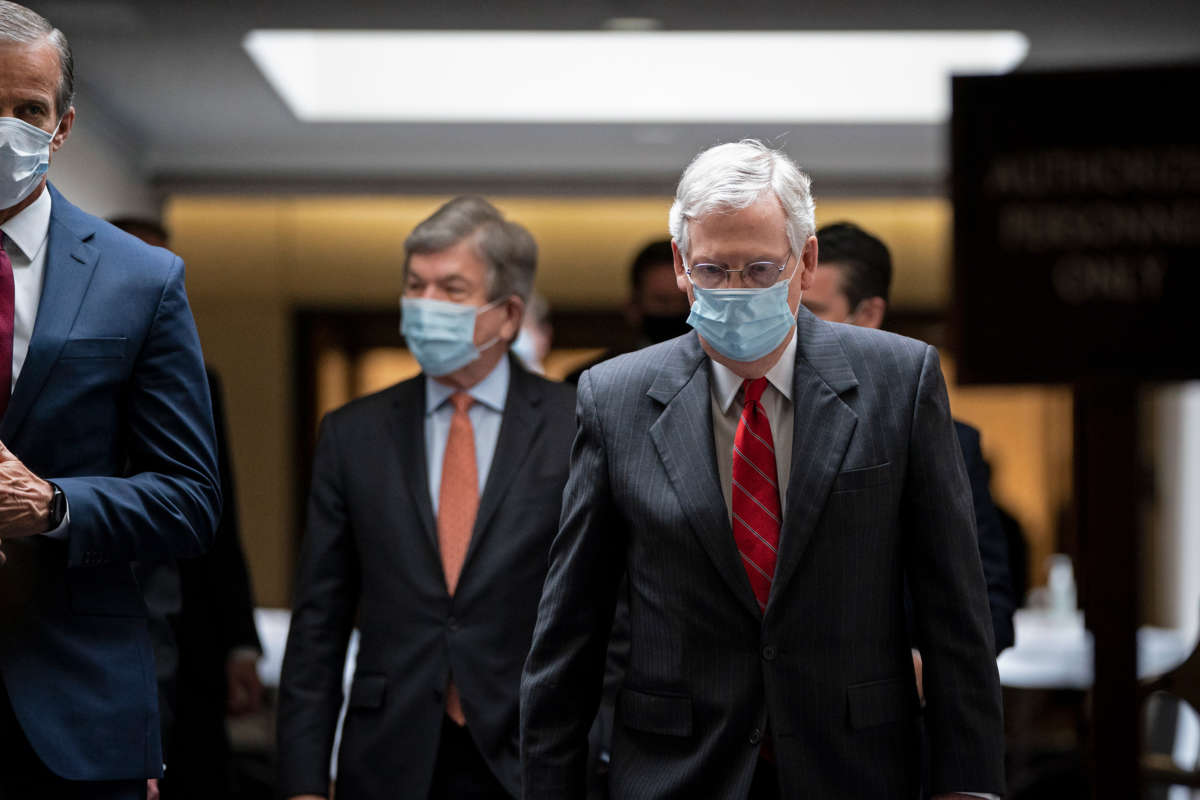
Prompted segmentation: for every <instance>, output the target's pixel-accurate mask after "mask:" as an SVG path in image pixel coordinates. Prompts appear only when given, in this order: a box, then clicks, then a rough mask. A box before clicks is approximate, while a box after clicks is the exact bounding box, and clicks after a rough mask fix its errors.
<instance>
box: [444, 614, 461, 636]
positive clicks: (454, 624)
mask: <svg viewBox="0 0 1200 800" xmlns="http://www.w3.org/2000/svg"><path fill="white" fill-rule="evenodd" d="M446 627H447V628H449V630H450V632H451V633H458V620H457V619H455V618H454V617H450V618H449V619H447V620H446Z"/></svg>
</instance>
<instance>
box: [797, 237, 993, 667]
mask: <svg viewBox="0 0 1200 800" xmlns="http://www.w3.org/2000/svg"><path fill="white" fill-rule="evenodd" d="M817 242H818V244H819V247H818V250H817V252H818V253H819V254H820V261H819V263H818V264H817V270H816V272H814V273H813V282H812V286H810V287H809V288H808V291H806V292H805V293H804V305H805V307H807V308H808V310H809V311H811V312H812V313H813V314H814V315H815V316H817V317H818V318H820V319H823V320H825V321H827V322H846V323H849V324H852V325H861V326H863V327H867V328H880V327H882V325H883V318H884V314H885V313H886V312H887V304H888V292H889V290H890V289H891V283H892V255H891V253H890V252H889V251H888V248H887V245H885V244H884V243H883V242H882V241H881V240H880V239H879V238H877V237H875V236H872V235H871V234H870V233H867V232H866V231H864V230H863V229H862V228H860V227H858V226H857V225H854V224H852V223H849V222H839V223H834V224H831V225H826V226H824V227H822V228H821V229H820V230H818V231H817ZM954 432H955V434H956V435H957V436H958V444H959V447H960V448H961V449H962V454H963V462H964V464H965V465H966V468H967V477H968V478H970V481H971V496H972V499H973V501H974V506H975V529H976V531H977V533H978V538H979V558H980V561H981V562H982V564H983V575H984V578H985V579H986V580H987V592H988V603H989V607H990V609H991V615H992V633H993V635H994V637H995V645H996V654H997V655H999V654H1000V651H1002V650H1004V649H1005V648H1006V647H1011V646H1012V644H1013V611H1014V610H1015V609H1016V599H1015V596H1014V593H1013V585H1012V579H1011V576H1010V572H1009V564H1008V537H1007V535H1006V533H1005V530H1004V526H1003V524H1002V523H1001V519H1000V515H999V514H998V512H997V510H996V506H995V504H994V503H993V502H992V493H991V490H990V489H989V488H988V486H989V482H990V479H991V470H990V469H989V468H988V465H987V462H986V461H984V460H983V451H982V450H981V449H980V446H979V431H978V430H976V429H975V428H972V427H971V426H970V425H967V424H966V423H964V422H959V421H958V420H955V421H954ZM913 659H914V662H915V664H916V665H917V675H918V676H919V675H920V674H921V669H920V663H921V659H920V653H919V648H918V649H917V650H914V651H913Z"/></svg>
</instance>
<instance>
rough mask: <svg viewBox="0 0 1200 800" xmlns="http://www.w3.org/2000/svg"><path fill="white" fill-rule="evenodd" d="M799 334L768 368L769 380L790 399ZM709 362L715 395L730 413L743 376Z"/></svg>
mask: <svg viewBox="0 0 1200 800" xmlns="http://www.w3.org/2000/svg"><path fill="white" fill-rule="evenodd" d="M798 335H799V331H797V332H796V333H794V334H793V335H792V337H791V341H789V342H788V345H787V347H785V348H784V349H783V354H782V355H780V356H779V360H778V361H776V362H775V366H773V367H771V368H770V369H769V370H767V382H768V383H769V384H771V385H772V386H774V387H775V389H776V391H778V392H779V393H780V394H782V395H783V396H784V397H786V398H787V399H788V400H789V401H790V400H791V399H792V375H793V374H794V373H795V371H796V336H798ZM709 363H710V364H712V378H713V382H712V393H713V397H715V398H716V400H717V404H718V405H719V406H720V407H721V413H722V414H728V413H729V407H730V406H732V405H733V401H734V400H735V399H736V398H737V394H738V390H740V389H741V388H742V378H740V377H738V376H737V375H736V374H734V372H733V370H731V369H730V368H729V367H727V366H725V365H724V364H719V363H717V362H716V361H713V360H712V359H711V358H710V359H709Z"/></svg>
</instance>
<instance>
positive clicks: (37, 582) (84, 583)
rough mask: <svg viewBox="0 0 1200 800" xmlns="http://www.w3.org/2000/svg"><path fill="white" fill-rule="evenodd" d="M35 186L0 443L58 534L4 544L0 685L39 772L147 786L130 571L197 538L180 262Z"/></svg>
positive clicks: (151, 745) (192, 388)
mask: <svg viewBox="0 0 1200 800" xmlns="http://www.w3.org/2000/svg"><path fill="white" fill-rule="evenodd" d="M50 192H51V196H52V199H53V205H52V210H51V216H50V238H49V242H48V245H47V248H48V249H47V252H46V273H45V284H44V287H43V289H42V298H41V303H40V305H39V307H38V315H37V323H36V326H35V329H34V332H33V337H32V340H31V341H30V345H29V356H28V359H27V360H26V362H25V365H24V367H23V368H22V370H21V376H20V379H19V380H18V381H17V384H16V387H15V388H14V389H13V395H12V400H11V402H10V404H9V407H8V411H7V413H6V414H5V415H4V420H3V422H2V423H0V440H3V441H4V443H5V444H6V445H7V446H8V447H9V449H11V450H12V451H13V452H14V453H16V454H17V456H18V457H19V458H21V459H22V460H23V461H24V462H25V464H26V465H27V466H28V467H29V468H30V469H31V470H33V471H34V472H35V473H37V474H38V475H40V476H42V477H43V478H45V479H47V480H50V481H53V482H54V483H56V484H58V486H59V487H61V488H62V491H63V493H64V494H65V495H66V497H67V502H68V505H69V509H70V529H69V536H68V539H67V540H66V541H57V540H53V539H50V538H47V537H45V536H35V537H30V538H29V539H24V540H10V541H6V542H5V543H4V548H5V551H6V553H7V554H8V556H9V559H10V563H9V564H8V565H7V566H5V567H0V595H4V597H3V598H0V612H2V613H0V617H2V618H3V619H5V620H6V621H7V622H8V623H9V625H8V626H7V627H6V629H5V630H4V631H3V632H0V675H3V679H4V683H5V685H6V686H7V688H8V693H9V696H10V697H11V698H12V705H13V710H14V711H15V712H16V716H17V718H18V720H19V721H20V723H21V726H22V728H23V730H24V732H25V735H26V737H27V738H28V739H29V741H30V743H31V744H32V745H33V748H34V750H36V751H37V753H38V755H39V756H40V757H41V759H42V760H43V761H44V762H45V763H46V765H47V766H48V767H49V768H50V769H52V770H53V771H54V772H56V773H58V774H59V775H61V776H62V777H65V778H69V779H73V780H87V781H98V780H118V779H136V778H144V777H147V776H156V775H158V774H160V771H161V767H162V754H161V751H160V747H159V731H158V718H157V701H156V698H155V683H154V663H153V659H152V654H151V650H150V643H149V640H148V636H147V630H146V607H145V605H144V604H143V602H142V597H141V593H140V591H139V588H138V585H137V582H136V581H135V580H134V576H133V572H132V570H131V567H130V562H132V561H135V560H156V559H162V558H172V557H178V556H188V555H197V554H199V553H200V552H202V551H203V550H204V548H205V547H207V546H208V544H209V542H210V541H211V539H212V534H213V528H214V526H215V524H216V519H217V516H218V514H219V513H220V509H221V505H220V491H219V488H218V481H217V458H216V451H215V445H214V436H213V423H212V411H211V409H210V406H209V397H208V384H207V382H206V381H205V379H204V362H203V360H202V358H201V355H200V343H199V341H198V339H197V336H196V329H195V325H194V324H193V322H192V315H191V311H190V309H189V308H188V302H187V296H186V294H185V292H184V284H183V262H182V261H180V260H179V258H178V257H177V256H175V255H173V254H171V253H169V252H167V251H166V250H163V249H161V248H157V247H150V246H149V245H146V244H144V243H142V242H141V241H140V240H138V239H136V238H134V237H133V236H130V235H128V234H126V233H123V232H121V231H119V230H117V229H116V228H114V227H112V226H111V225H109V224H108V223H106V222H103V221H102V220H99V219H97V218H95V217H93V216H91V215H89V214H85V213H84V212H82V211H80V210H79V209H78V208H76V207H75V206H73V205H71V204H70V203H68V202H67V201H66V199H65V198H63V196H62V195H61V194H59V193H58V192H57V191H55V190H54V189H52V188H51V189H50Z"/></svg>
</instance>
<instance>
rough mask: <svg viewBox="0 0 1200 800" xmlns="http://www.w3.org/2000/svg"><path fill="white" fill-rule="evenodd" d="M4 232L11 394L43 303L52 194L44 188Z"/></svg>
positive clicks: (9, 222)
mask: <svg viewBox="0 0 1200 800" xmlns="http://www.w3.org/2000/svg"><path fill="white" fill-rule="evenodd" d="M0 230H2V231H4V252H6V253H8V258H9V260H10V261H12V267H13V289H14V300H15V301H16V302H15V314H14V316H13V349H12V386H10V387H8V388H9V391H10V392H11V391H12V388H13V386H16V385H17V377H18V376H19V375H20V374H21V367H22V366H24V365H25V357H26V356H27V355H29V339H30V337H32V336H33V324H34V322H36V321H37V312H38V303H40V302H41V299H42V283H43V282H44V279H45V276H46V243H47V242H48V241H49V239H50V192H49V190H47V189H45V188H43V189H42V192H41V194H40V195H38V198H37V200H34V201H33V202H32V203H30V204H29V205H28V206H26V207H25V208H23V209H21V212H20V213H19V214H17V215H16V216H15V217H13V218H12V219H10V220H9V221H8V222H5V223H4V224H2V225H0Z"/></svg>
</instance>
